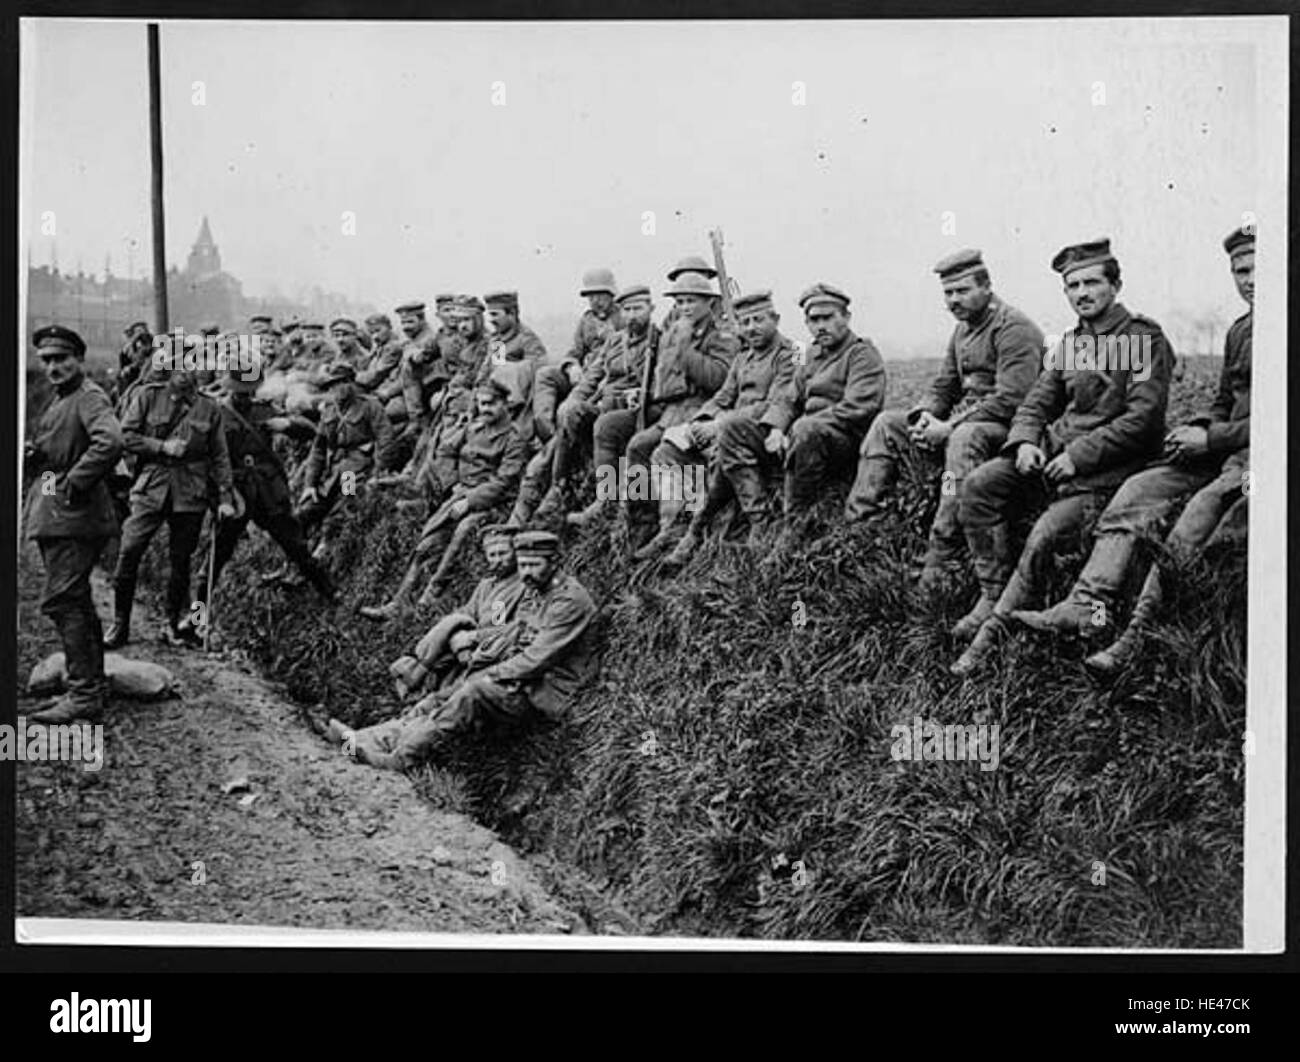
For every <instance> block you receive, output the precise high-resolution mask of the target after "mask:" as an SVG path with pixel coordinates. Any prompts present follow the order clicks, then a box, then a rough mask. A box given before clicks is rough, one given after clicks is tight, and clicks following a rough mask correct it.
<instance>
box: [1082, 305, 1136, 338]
mask: <svg viewBox="0 0 1300 1062" xmlns="http://www.w3.org/2000/svg"><path fill="white" fill-rule="evenodd" d="M1129 317H1130V314H1129V312H1128V310H1126V309H1125V308H1124V304H1123V303H1122V302H1120V301H1119V300H1118V299H1116V300H1115V301H1114V302H1112V303H1111V304H1110V309H1109V310H1107V311H1106V312H1105V313H1104V314H1102V315H1101V316H1100V317H1095V318H1093V319H1092V320H1091V321H1085V320H1084V319H1083V318H1082V317H1080V318H1079V327H1078V331H1080V332H1091V333H1092V334H1093V335H1097V336H1104V335H1109V334H1110V333H1111V332H1114V331H1116V330H1117V329H1118V328H1120V327H1121V326H1122V325H1123V324H1124V323H1125V322H1126V321H1128V319H1129Z"/></svg>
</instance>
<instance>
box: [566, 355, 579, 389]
mask: <svg viewBox="0 0 1300 1062" xmlns="http://www.w3.org/2000/svg"><path fill="white" fill-rule="evenodd" d="M564 371H565V372H566V373H568V376H569V383H570V384H571V385H572V386H574V387H577V386H578V381H579V380H581V379H582V366H581V365H579V364H578V363H577V362H576V361H571V362H569V364H568V365H566V366H565V367H564Z"/></svg>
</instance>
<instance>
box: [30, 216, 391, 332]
mask: <svg viewBox="0 0 1300 1062" xmlns="http://www.w3.org/2000/svg"><path fill="white" fill-rule="evenodd" d="M167 309H168V315H169V317H170V318H171V326H172V328H175V327H176V326H177V325H181V326H183V327H185V328H187V329H193V330H197V329H199V328H200V327H202V326H203V325H205V324H209V323H213V324H216V325H218V326H220V327H221V328H222V329H225V330H238V329H241V328H243V327H245V326H246V325H247V323H248V318H249V317H251V316H252V315H253V314H255V313H267V314H270V315H271V316H273V317H274V318H275V320H276V321H277V323H278V322H279V321H281V320H283V319H284V318H285V317H288V316H290V315H293V314H297V315H300V316H302V317H304V318H306V317H320V318H323V320H322V323H323V324H328V323H329V319H330V318H332V317H337V316H351V317H355V318H358V319H360V318H362V317H364V316H365V315H366V314H368V313H371V312H373V310H372V308H371V307H369V306H357V305H356V304H354V303H353V302H352V301H351V300H349V299H347V298H345V297H344V296H342V295H338V294H335V293H333V292H325V291H322V290H321V289H320V288H313V289H312V292H311V298H310V300H309V301H308V302H306V303H303V302H298V301H294V300H289V299H284V298H275V299H250V298H245V296H244V293H243V285H242V284H241V283H240V281H239V280H238V279H237V278H236V277H234V276H232V275H231V274H229V273H227V272H225V270H223V269H222V268H221V251H220V249H219V248H218V246H217V243H216V241H215V240H214V239H213V238H212V228H211V226H210V225H209V224H208V219H207V217H206V216H205V217H204V218H203V224H202V225H200V226H199V234H198V237H197V238H196V239H195V241H194V245H193V246H192V247H191V248H190V253H189V257H188V258H187V259H186V262H185V268H184V269H183V270H181V269H177V268H176V267H175V266H173V267H172V268H171V269H169V270H168V272H167ZM153 310H154V308H153V284H152V282H151V280H150V279H149V278H147V277H146V278H143V279H139V280H133V279H131V278H129V277H126V278H124V277H116V276H113V275H112V272H111V270H110V269H109V268H108V266H107V264H106V265H105V269H104V279H103V280H98V279H96V278H95V277H93V276H90V275H88V274H85V273H83V272H82V271H81V270H78V271H77V273H76V274H75V275H73V274H64V273H60V272H59V270H58V267H57V266H53V267H51V266H40V267H39V268H32V267H31V266H30V265H29V266H28V270H27V335H28V337H29V340H30V336H31V335H32V333H34V332H35V331H36V329H38V328H41V327H42V326H44V325H47V324H55V323H57V324H62V325H66V326H67V327H69V328H75V329H76V330H77V331H78V332H79V333H80V334H81V336H82V337H83V338H84V339H85V340H86V345H87V346H88V347H90V348H91V350H92V351H95V350H98V351H100V352H101V353H103V352H116V351H117V350H118V348H119V347H120V346H121V345H122V332H123V330H124V329H125V328H126V326H127V325H129V324H130V323H131V322H132V321H147V322H148V323H149V326H150V327H151V328H152V327H154V312H153Z"/></svg>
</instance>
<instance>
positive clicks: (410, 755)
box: [330, 531, 598, 771]
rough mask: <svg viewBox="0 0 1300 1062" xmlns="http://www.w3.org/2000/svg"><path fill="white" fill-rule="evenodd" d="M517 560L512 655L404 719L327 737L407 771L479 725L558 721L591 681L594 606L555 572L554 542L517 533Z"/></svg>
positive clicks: (364, 758)
mask: <svg viewBox="0 0 1300 1062" xmlns="http://www.w3.org/2000/svg"><path fill="white" fill-rule="evenodd" d="M515 555H516V563H517V565H518V570H519V576H520V580H521V582H522V583H523V585H524V590H523V593H522V594H521V595H520V597H519V600H518V602H517V603H516V604H515V605H514V607H513V609H511V610H510V616H509V622H510V627H511V630H512V635H513V637H512V644H511V646H510V649H509V650H508V651H507V652H505V653H503V654H502V658H501V659H499V660H497V662H495V663H493V664H491V665H490V666H488V667H486V668H484V669H482V670H480V671H476V672H474V673H472V674H470V675H469V676H468V677H467V678H466V679H465V681H463V682H462V683H460V684H459V685H458V686H456V687H455V688H454V689H453V690H452V691H451V692H450V694H447V693H443V692H435V693H431V694H429V695H428V696H427V697H425V698H424V699H423V700H421V701H420V702H419V703H418V704H416V705H415V706H414V707H413V708H412V709H411V710H410V711H409V712H408V713H407V714H406V715H405V717H404V718H401V719H398V720H394V721H393V722H391V723H388V724H380V726H379V727H370V728H367V729H366V730H363V731H355V732H354V731H349V730H348V729H347V728H345V727H343V726H342V725H341V724H339V723H337V722H335V721H332V722H331V727H330V729H331V734H332V736H334V737H335V738H336V739H339V740H342V741H343V743H344V748H345V749H346V750H349V751H351V753H352V754H353V755H354V756H355V758H356V759H357V760H358V761H359V762H361V763H366V764H369V765H370V766H373V767H382V768H388V769H390V770H399V771H401V770H408V769H409V768H411V767H414V766H416V765H418V764H419V763H421V762H422V761H423V760H424V759H425V758H426V757H428V756H429V755H430V753H432V752H434V751H435V750H437V749H438V748H439V746H441V745H442V744H443V743H445V742H446V741H447V740H448V739H449V738H450V737H451V736H452V735H453V734H456V733H458V732H460V731H463V730H465V729H467V728H468V727H470V726H472V725H473V724H474V723H475V722H476V721H478V720H482V719H491V720H496V721H500V722H505V723H521V722H523V721H525V720H526V719H528V718H530V717H540V718H544V719H550V720H558V719H559V718H561V717H562V716H563V714H564V712H565V709H566V708H567V706H568V704H569V702H570V701H571V700H572V699H573V697H574V695H575V694H576V693H577V692H578V691H579V690H580V689H581V687H582V686H583V685H584V684H585V683H587V682H588V681H589V680H590V679H591V678H592V676H593V675H594V674H595V672H596V669H597V666H598V664H597V660H596V658H595V655H594V653H593V651H592V646H591V644H590V635H589V632H590V629H591V624H592V621H593V620H594V618H595V616H596V605H595V602H593V601H592V599H591V595H590V594H589V593H587V591H586V589H585V588H584V587H583V586H582V584H581V583H579V582H578V580H577V579H575V578H574V577H573V576H572V575H569V574H567V573H565V572H564V571H562V570H561V568H560V566H559V539H558V538H557V537H556V536H555V535H553V534H551V533H549V532H546V531H525V532H521V533H520V534H519V535H517V536H516V537H515Z"/></svg>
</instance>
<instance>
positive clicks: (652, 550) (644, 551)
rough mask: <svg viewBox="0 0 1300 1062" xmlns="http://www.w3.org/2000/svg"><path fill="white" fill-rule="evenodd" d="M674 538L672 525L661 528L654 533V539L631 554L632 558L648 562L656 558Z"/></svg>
mask: <svg viewBox="0 0 1300 1062" xmlns="http://www.w3.org/2000/svg"><path fill="white" fill-rule="evenodd" d="M674 538H675V535H674V532H673V525H672V524H669V525H668V526H667V527H661V528H660V529H659V530H658V531H657V532H656V533H655V536H654V538H652V539H650V541H649V542H647V543H646V544H645V545H644V546H642V547H641V548H640V549H638V550H637V551H636V552H635V553H634V554H633V558H634V559H635V560H639V561H644V560H649V559H650V558H651V557H657V556H658V555H659V554H660V553H662V552H664V550H666V549H668V547H669V546H671V545H672V544H673V539H674Z"/></svg>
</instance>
